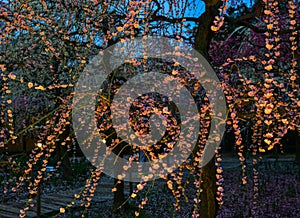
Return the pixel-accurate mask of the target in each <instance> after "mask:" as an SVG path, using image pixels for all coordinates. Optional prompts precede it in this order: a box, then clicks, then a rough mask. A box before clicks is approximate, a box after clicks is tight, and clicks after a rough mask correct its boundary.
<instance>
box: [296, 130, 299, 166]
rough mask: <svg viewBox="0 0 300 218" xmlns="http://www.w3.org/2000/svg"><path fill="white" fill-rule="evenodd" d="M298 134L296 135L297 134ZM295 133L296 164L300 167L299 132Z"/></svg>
mask: <svg viewBox="0 0 300 218" xmlns="http://www.w3.org/2000/svg"><path fill="white" fill-rule="evenodd" d="M297 133H298V134H297ZM297 133H296V141H295V146H296V162H297V163H298V164H299V165H300V131H298V132H297Z"/></svg>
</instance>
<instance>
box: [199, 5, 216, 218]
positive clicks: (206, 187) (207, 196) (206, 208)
mask: <svg viewBox="0 0 300 218" xmlns="http://www.w3.org/2000/svg"><path fill="white" fill-rule="evenodd" d="M219 3H220V1H214V5H213V6H208V4H206V10H205V12H204V13H203V14H202V15H201V17H200V21H199V25H198V29H197V32H196V36H195V49H196V50H197V51H198V52H199V53H201V54H202V55H203V57H205V58H206V60H207V61H208V62H210V61H211V59H210V57H209V54H208V50H209V45H210V43H211V40H212V37H213V35H214V33H213V31H212V30H211V26H212V25H213V21H214V18H215V16H217V14H218V9H217V8H218V5H219ZM202 171H203V173H202V175H201V177H202V180H203V183H202V185H201V186H202V187H201V188H202V189H203V191H202V193H201V205H200V217H202V218H211V217H216V214H217V208H218V206H217V201H216V192H217V186H216V166H215V161H214V158H212V159H211V161H210V162H209V163H208V164H207V165H205V166H204V167H203V169H202Z"/></svg>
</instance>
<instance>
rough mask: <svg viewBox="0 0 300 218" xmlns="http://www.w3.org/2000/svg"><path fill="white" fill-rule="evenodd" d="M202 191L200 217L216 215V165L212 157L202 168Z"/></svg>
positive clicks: (209, 217) (208, 217) (206, 217)
mask: <svg viewBox="0 0 300 218" xmlns="http://www.w3.org/2000/svg"><path fill="white" fill-rule="evenodd" d="M201 177H202V180H203V182H202V184H201V185H202V187H201V188H202V189H203V191H202V193H201V204H200V217H201V218H211V217H216V214H217V209H218V204H217V200H216V191H217V186H216V166H215V160H214V158H213V159H211V161H210V162H209V163H208V164H207V165H205V166H204V167H203V169H202V175H201Z"/></svg>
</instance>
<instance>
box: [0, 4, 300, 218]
mask: <svg viewBox="0 0 300 218" xmlns="http://www.w3.org/2000/svg"><path fill="white" fill-rule="evenodd" d="M235 4H237V5H238V6H235ZM297 8H298V2H295V1H281V2H279V1H260V0H258V1H255V3H252V2H251V3H250V7H249V8H248V7H246V6H245V5H244V4H242V2H240V1H238V2H236V1H231V2H228V1H225V0H223V1H219V0H204V1H169V0H162V1H159V0H149V1H104V2H100V1H96V0H95V1H90V0H84V1H67V0H60V1H56V2H55V3H54V2H48V1H47V2H46V1H35V0H33V1H25V2H24V1H18V0H15V1H8V2H2V3H1V11H0V24H1V26H0V28H1V32H2V33H3V34H1V38H0V43H1V47H0V48H1V50H0V52H1V53H0V57H1V60H0V70H1V77H0V84H1V119H0V123H1V130H0V133H1V134H0V145H1V146H3V147H5V146H6V145H7V144H8V142H12V143H14V141H16V140H17V139H18V137H20V136H21V135H22V134H24V133H25V134H26V133H27V132H28V131H30V130H32V129H33V128H34V127H35V126H38V125H41V126H42V128H40V129H39V130H38V132H37V133H36V137H37V141H36V144H37V145H38V146H36V147H35V148H34V149H33V150H32V152H31V154H30V158H29V160H28V162H27V166H26V169H24V175H23V176H20V177H19V178H16V181H15V184H13V186H15V187H17V188H21V187H24V186H27V187H28V191H29V194H30V197H29V199H28V202H32V199H33V197H34V196H35V194H36V192H37V187H38V185H39V183H40V182H41V181H42V180H47V179H48V178H49V176H51V175H49V176H48V177H47V176H44V174H43V172H44V171H45V169H46V166H47V165H48V163H49V160H50V159H51V158H52V156H55V155H54V153H55V152H57V154H60V155H61V160H60V161H58V162H57V165H56V168H59V167H60V165H61V164H62V163H64V164H67V162H68V158H65V157H67V154H68V152H70V150H71V145H72V144H74V143H76V139H75V138H74V135H73V134H72V128H71V126H72V123H71V116H72V110H73V109H74V108H72V99H73V96H74V94H75V92H74V86H75V85H76V82H77V80H78V78H79V77H80V75H81V73H82V71H83V69H84V68H85V66H87V65H88V63H89V61H90V59H91V57H93V56H95V55H97V54H98V53H99V51H103V50H104V49H105V48H107V47H109V46H110V45H113V44H114V43H116V42H119V41H120V42H122V41H123V40H125V39H126V38H131V39H133V38H135V37H138V36H144V37H146V36H147V35H155V36H164V37H169V38H173V39H176V40H179V41H184V42H186V43H188V44H190V45H191V47H193V48H194V49H195V50H197V51H198V52H199V53H201V54H202V55H203V56H204V57H205V58H206V59H207V60H208V61H209V62H210V63H211V64H212V65H213V66H214V67H215V70H216V72H217V74H218V76H219V79H220V80H221V82H222V86H223V90H224V94H225V96H226V101H227V104H228V105H227V106H228V114H227V117H228V119H227V120H226V121H225V120H224V121H223V122H226V123H227V125H228V126H229V128H232V129H233V130H234V135H235V144H236V148H237V151H238V152H237V153H238V156H239V160H240V162H241V166H242V170H243V172H242V174H243V178H242V183H243V184H245V183H246V182H247V179H246V174H245V172H246V170H245V169H246V165H245V161H246V158H247V156H246V154H247V150H249V151H250V152H251V158H252V159H253V160H252V161H253V164H254V167H253V172H254V178H253V179H254V181H257V179H258V170H257V168H256V167H255V164H257V162H258V161H259V160H260V153H263V152H266V151H268V150H272V149H273V148H274V147H275V146H276V145H281V141H280V139H281V138H282V137H283V136H284V135H285V134H287V132H288V130H289V129H290V130H295V131H298V132H300V131H299V130H300V127H299V107H300V105H299V90H300V89H299V76H298V75H299V73H298V71H299V65H298V63H297V59H298V58H299V51H298V50H297V42H298V41H299V34H298V31H299V10H298V9H297ZM237 41H240V42H239V43H237ZM138 62H142V61H141V60H138V61H137V62H136V63H133V62H132V65H133V66H135V64H136V65H139V64H138ZM150 64H151V63H150ZM156 64H158V63H156ZM162 67H163V66H162ZM168 70H169V71H170V75H171V74H172V75H174V74H175V75H174V76H176V73H174V71H173V70H172V69H168ZM120 72H123V73H124V70H120ZM176 72H177V71H176ZM181 72H182V71H181ZM117 74H118V72H117V73H116V75H117ZM183 74H184V73H183ZM122 76H123V75H122V74H121V75H118V76H117V77H115V78H113V76H112V78H108V79H107V82H108V83H110V84H111V86H110V88H111V89H112V91H108V92H106V93H104V94H103V95H102V101H99V105H100V106H99V107H98V108H97V109H99V111H97V113H99V116H100V117H101V116H102V117H105V116H106V115H107V116H106V117H109V113H110V111H109V106H110V102H111V100H112V98H113V95H114V91H113V88H114V89H118V88H119V87H120V86H121V85H122V82H120V80H122V78H121V77H122ZM185 79H187V80H189V78H188V76H187V77H186V78H185ZM182 82H183V83H184V85H185V86H186V87H190V88H191V90H196V91H197V90H200V89H201V88H200V87H201V84H199V82H198V83H197V82H193V83H192V84H191V85H190V84H189V83H187V82H186V83H185V82H184V79H183V81H182ZM196 91H195V93H196ZM20 95H24V96H34V97H39V98H41V97H42V98H45V99H47V105H45V106H44V108H43V110H41V111H39V112H40V114H36V115H35V116H34V117H35V118H34V119H27V120H26V119H25V118H22V116H21V115H20V112H18V111H16V110H14V109H13V102H14V100H15V99H16V98H17V97H18V96H20ZM194 96H197V95H196V94H195V95H194ZM155 98H159V96H158V97H157V96H155ZM103 99H104V100H103ZM142 101H144V102H147V104H148V106H149V107H150V106H151V107H157V108H158V109H160V110H161V109H162V110H163V108H164V106H163V105H155V104H154V103H153V96H151V95H149V96H144V97H143V99H142ZM139 103H140V102H137V103H136V108H140V110H143V108H144V105H143V104H142V105H140V104H139ZM207 103H208V102H207V100H206V101H205V102H204V103H203V102H202V105H204V106H205V105H206V104H207ZM203 108H206V109H207V110H208V108H209V107H203ZM207 110H204V113H208V112H207ZM25 112H26V113H28V116H30V118H31V116H32V114H31V113H30V112H29V111H28V110H25ZM148 112H149V111H148ZM148 112H147V111H145V114H146V115H148V114H147V113H148ZM202 112H203V111H202ZM135 113H138V112H137V111H134V110H133V111H132V114H133V116H134V115H135ZM105 114H106V115H105ZM162 114H163V115H164V116H166V117H168V114H169V111H163V113H162ZM175 114H176V113H175ZM104 115H105V116H104ZM22 119H23V120H22ZM16 120H18V122H16ZM100 120H101V119H100ZM169 120H172V119H171V118H170V119H169ZM139 122H140V121H139ZM170 122H171V121H170ZM172 122H173V124H174V125H175V124H178V123H180V121H179V120H176V119H175V120H174V119H173V120H172ZM200 122H201V124H202V125H203V126H204V127H206V129H204V130H203V131H202V132H201V131H200V133H199V145H197V147H196V149H195V150H194V152H193V155H192V161H191V163H188V162H186V163H184V164H182V165H181V166H178V170H177V171H176V172H173V173H171V174H170V175H169V176H164V175H162V176H161V177H162V178H163V179H165V180H166V184H167V186H168V188H169V189H170V190H171V192H172V194H173V196H174V198H175V209H177V210H179V209H180V201H181V196H184V191H185V190H184V187H183V185H182V184H183V180H184V178H183V177H182V172H183V171H184V170H186V169H188V170H190V171H191V172H192V174H193V175H194V185H195V192H196V193H195V199H193V202H192V204H193V210H192V211H191V214H192V215H193V216H194V217H198V216H201V217H215V216H216V212H217V209H218V205H222V203H223V201H222V197H223V188H222V182H223V178H222V167H221V160H222V158H221V156H220V154H219V153H218V150H217V151H216V157H215V158H213V159H212V160H211V161H210V162H209V163H208V164H207V165H205V166H204V167H201V168H199V167H198V165H199V163H198V162H199V159H201V155H202V152H201V150H202V149H203V146H204V145H203V143H201V141H202V142H203V141H204V142H205V140H206V138H207V130H208V129H209V126H210V120H209V119H208V120H207V119H202V120H200ZM16 123H17V124H18V125H16ZM21 123H22V125H21ZM247 124H249V126H247ZM20 125H21V127H20ZM133 125H134V124H133ZM245 127H246V128H248V129H249V131H250V132H251V133H252V134H251V140H250V141H251V143H250V146H249V147H248V148H245V143H244V142H245V138H244V136H243V133H242V132H243V129H244V128H245ZM99 128H100V130H101V129H102V130H103V131H100V134H103V136H105V137H108V136H110V137H108V138H107V145H108V147H110V148H111V149H112V150H113V149H114V148H115V147H114V146H116V145H117V146H119V147H121V148H123V147H128V144H126V143H125V144H124V143H123V144H122V143H121V140H120V139H119V138H118V136H116V134H115V131H114V130H113V129H112V128H111V123H110V121H109V119H107V120H106V121H104V120H102V121H101V122H100V124H99ZM134 128H135V130H136V131H148V127H147V125H146V126H145V128H144V129H141V127H136V126H135V127H134ZM176 131H177V130H174V132H175V133H176ZM175 135H176V134H175ZM168 136H170V137H172V136H173V135H172V134H171V133H170V134H169V135H168ZM16 146H17V145H16ZM171 147H172V146H171ZM117 150H118V149H117ZM119 151H120V150H119ZM125 153H126V154H129V155H131V153H130V151H129V152H128V151H126V152H125V151H124V153H122V155H123V154H124V155H125ZM158 153H159V152H158ZM151 154H152V155H153V158H154V159H155V158H157V156H159V155H157V153H155V152H152V153H151V152H150V154H149V155H151ZM63 160H64V161H63ZM35 166H40V167H39V169H38V170H37V171H38V172H37V176H36V178H35V180H34V182H30V179H31V176H30V175H31V171H32V170H33V168H34V167H35ZM102 173H103V172H102V170H101V168H98V169H94V170H93V171H92V173H91V178H89V179H88V180H87V184H86V186H85V189H84V191H83V194H82V195H81V196H80V195H78V196H77V197H78V198H80V197H81V198H82V199H85V202H86V203H85V208H89V206H90V203H91V199H92V197H93V192H94V190H95V189H96V187H97V185H98V182H99V180H100V178H101V175H102ZM66 174H68V172H66ZM123 185H124V184H122V178H121V177H120V179H116V180H115V187H114V189H113V191H114V192H115V193H116V194H115V208H120V207H122V206H123V205H124V204H123V203H124V201H125V196H124V193H123V190H122V189H123V188H124V186H123ZM146 185H147V180H145V179H144V180H143V179H141V181H140V183H139V184H138V185H137V187H136V190H135V191H134V192H133V193H131V195H130V196H129V198H135V196H136V195H137V194H138V193H139V191H141V190H143V189H144V187H145V186H146ZM254 186H255V187H254V188H255V190H256V191H255V193H254V196H253V199H254V201H255V199H256V197H257V195H258V191H257V187H258V183H257V182H255V183H254ZM145 199H146V198H145ZM145 199H144V200H143V201H142V202H141V203H140V205H139V206H140V208H143V205H145V204H146V203H147V200H145ZM71 206H72V204H70V205H66V209H67V208H69V207H71ZM27 210H28V207H27V206H25V207H24V210H22V211H21V214H20V216H21V217H23V216H25V214H26V211H27ZM64 212H65V209H63V210H61V213H64ZM135 215H136V216H138V215H139V212H138V211H137V212H136V213H135ZM252 215H253V216H254V215H255V207H253V208H252Z"/></svg>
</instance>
